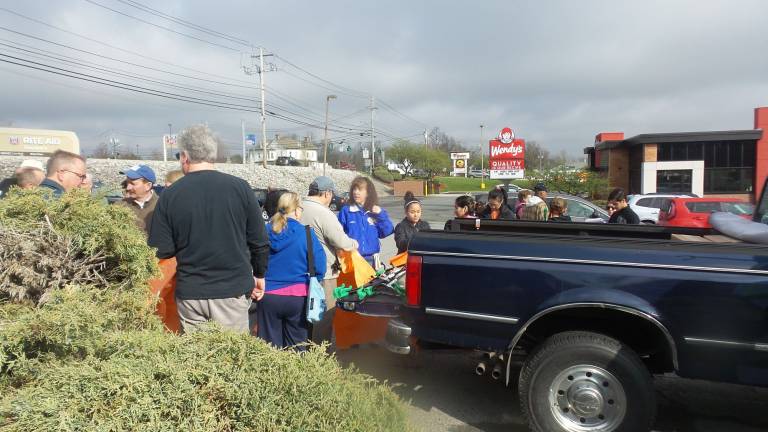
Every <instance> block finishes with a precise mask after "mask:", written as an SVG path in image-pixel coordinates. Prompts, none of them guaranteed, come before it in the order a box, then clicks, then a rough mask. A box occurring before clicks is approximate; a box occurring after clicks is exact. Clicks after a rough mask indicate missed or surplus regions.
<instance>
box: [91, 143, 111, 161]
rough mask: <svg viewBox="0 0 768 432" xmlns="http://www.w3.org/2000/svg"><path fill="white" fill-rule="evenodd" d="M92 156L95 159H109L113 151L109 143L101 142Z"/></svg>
mask: <svg viewBox="0 0 768 432" xmlns="http://www.w3.org/2000/svg"><path fill="white" fill-rule="evenodd" d="M91 157H92V158H95V159H109V158H110V157H112V152H110V150H109V146H108V145H107V143H99V145H98V146H97V147H96V150H94V151H93V153H91Z"/></svg>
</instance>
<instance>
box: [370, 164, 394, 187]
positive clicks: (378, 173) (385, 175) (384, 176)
mask: <svg viewBox="0 0 768 432" xmlns="http://www.w3.org/2000/svg"><path fill="white" fill-rule="evenodd" d="M373 176H374V177H376V178H377V179H379V180H381V181H383V182H384V183H392V182H393V181H394V178H393V177H392V173H391V172H389V170H387V168H386V167H383V166H377V167H376V168H375V169H374V170H373Z"/></svg>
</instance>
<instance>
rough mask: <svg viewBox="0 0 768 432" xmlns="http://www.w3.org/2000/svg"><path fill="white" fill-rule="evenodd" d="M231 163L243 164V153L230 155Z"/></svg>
mask: <svg viewBox="0 0 768 432" xmlns="http://www.w3.org/2000/svg"><path fill="white" fill-rule="evenodd" d="M229 163H234V164H241V163H243V155H240V154H236V155H232V156H230V157H229Z"/></svg>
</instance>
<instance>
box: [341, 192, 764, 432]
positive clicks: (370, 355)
mask: <svg viewBox="0 0 768 432" xmlns="http://www.w3.org/2000/svg"><path fill="white" fill-rule="evenodd" d="M381 195H383V196H382V197H381V199H380V203H381V206H382V207H384V208H385V209H386V210H387V212H388V213H389V215H390V218H391V219H392V222H393V224H395V225H396V224H397V223H398V222H399V221H401V220H402V219H403V217H404V211H403V204H404V203H403V200H402V198H400V197H392V196H388V195H384V194H381ZM456 196H458V195H438V196H431V197H427V198H425V199H423V201H422V211H423V213H422V214H423V219H424V220H426V221H427V222H429V224H430V226H431V227H432V228H433V229H442V228H443V225H444V224H445V221H446V220H448V219H450V218H452V217H453V201H454V199H455V198H456ZM395 251H396V249H395V245H394V240H393V239H392V236H390V237H388V238H386V239H384V240H383V241H382V259H384V260H387V259H389V258H390V257H391V256H393V255H394V254H395ZM337 356H338V358H339V360H340V361H341V362H342V363H344V364H348V365H355V367H357V368H358V369H360V370H361V371H362V372H365V373H368V374H370V375H372V376H374V377H376V378H378V379H379V380H382V381H387V382H388V383H389V384H390V385H392V386H393V389H394V391H395V392H396V393H397V394H398V395H400V397H401V398H402V399H403V401H405V402H406V403H407V405H408V408H407V409H408V414H409V417H410V420H411V423H412V424H413V425H414V426H415V428H416V429H417V430H419V431H425V432H432V431H435V432H437V431H440V432H444V431H449V432H470V431H472V432H475V431H486V432H496V431H499V432H500V431H508V432H522V431H527V430H528V428H527V426H526V425H525V422H524V420H523V418H522V415H521V412H520V408H519V401H518V398H517V391H516V389H515V388H514V387H511V388H507V387H506V386H505V385H504V382H503V380H500V381H494V380H493V379H492V378H490V376H488V374H486V375H485V376H477V375H475V373H474V369H475V365H476V364H477V362H478V358H479V354H478V353H475V352H472V351H464V350H443V351H421V352H420V353H419V354H418V355H417V356H415V357H413V356H401V355H397V354H392V353H390V352H388V351H387V350H386V349H383V348H382V347H379V346H375V345H374V346H364V347H358V348H355V349H350V350H345V351H341V352H339V353H337ZM655 387H656V394H657V401H658V406H659V412H658V416H657V422H656V426H655V428H654V431H657V432H758V431H768V389H763V388H756V387H746V386H737V385H731V384H721V383H711V382H706V381H696V380H688V379H683V378H679V377H676V376H660V377H657V378H656V380H655Z"/></svg>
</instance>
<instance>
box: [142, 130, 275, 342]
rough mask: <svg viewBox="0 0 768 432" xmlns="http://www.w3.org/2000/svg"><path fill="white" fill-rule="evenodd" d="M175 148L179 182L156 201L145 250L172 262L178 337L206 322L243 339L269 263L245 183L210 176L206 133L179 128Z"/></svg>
mask: <svg viewBox="0 0 768 432" xmlns="http://www.w3.org/2000/svg"><path fill="white" fill-rule="evenodd" d="M178 144H179V149H180V154H179V161H180V163H181V169H182V171H184V177H182V178H181V179H179V180H178V181H177V182H176V183H174V184H173V187H170V188H168V189H166V190H165V191H163V193H162V194H160V199H159V200H158V202H157V206H156V207H155V215H154V217H153V220H152V227H151V228H150V231H149V245H150V246H153V247H156V248H157V257H158V258H170V257H174V256H175V257H176V262H177V278H176V305H177V309H178V311H179V321H180V323H181V329H182V331H184V332H192V331H195V330H196V329H197V328H198V327H199V326H200V325H202V324H205V323H206V322H208V321H214V322H217V323H219V324H221V325H222V326H223V327H225V328H228V329H231V330H234V331H238V332H247V331H248V308H249V307H250V305H251V299H257V300H258V299H260V298H261V297H262V296H263V295H264V287H265V283H264V275H265V273H266V270H267V260H268V258H269V238H268V236H267V232H266V229H265V227H264V219H262V217H261V209H260V208H259V203H258V201H257V200H256V195H255V194H254V193H253V191H252V190H251V187H250V185H249V184H248V183H247V182H246V181H245V180H243V179H240V178H237V177H234V176H231V175H229V174H224V173H221V172H218V171H216V168H215V167H214V162H215V160H216V141H215V138H214V137H213V134H212V133H211V131H210V130H209V129H208V128H207V127H206V126H203V125H196V126H192V127H190V128H188V129H186V130H185V131H184V132H182V133H181V135H179V137H178ZM254 279H255V284H254ZM254 285H255V286H254Z"/></svg>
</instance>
